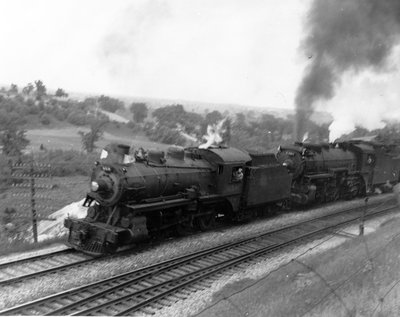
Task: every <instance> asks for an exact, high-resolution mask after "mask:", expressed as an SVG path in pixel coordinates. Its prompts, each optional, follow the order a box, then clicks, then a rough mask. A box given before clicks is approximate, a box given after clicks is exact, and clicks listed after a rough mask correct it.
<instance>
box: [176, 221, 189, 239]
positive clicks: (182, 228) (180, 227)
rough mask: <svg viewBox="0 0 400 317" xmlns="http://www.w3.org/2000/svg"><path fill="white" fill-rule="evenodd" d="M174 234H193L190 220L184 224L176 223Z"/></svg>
mask: <svg viewBox="0 0 400 317" xmlns="http://www.w3.org/2000/svg"><path fill="white" fill-rule="evenodd" d="M176 232H177V233H178V235H180V236H187V235H188V234H190V233H192V232H193V221H192V220H191V219H189V220H186V221H184V222H181V223H178V224H177V225H176Z"/></svg>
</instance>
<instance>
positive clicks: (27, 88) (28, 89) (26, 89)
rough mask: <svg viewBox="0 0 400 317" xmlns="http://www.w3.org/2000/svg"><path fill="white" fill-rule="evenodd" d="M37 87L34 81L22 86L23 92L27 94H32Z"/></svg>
mask: <svg viewBox="0 0 400 317" xmlns="http://www.w3.org/2000/svg"><path fill="white" fill-rule="evenodd" d="M34 89H35V87H34V86H33V84H32V83H29V84H27V85H26V86H25V87H24V88H22V92H23V93H24V94H25V95H30V94H31V92H32V91H33V90H34Z"/></svg>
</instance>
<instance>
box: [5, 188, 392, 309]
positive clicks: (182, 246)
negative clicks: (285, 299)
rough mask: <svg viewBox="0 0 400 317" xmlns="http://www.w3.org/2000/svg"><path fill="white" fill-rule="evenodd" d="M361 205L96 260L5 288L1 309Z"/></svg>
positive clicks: (342, 204) (196, 236)
mask: <svg viewBox="0 0 400 317" xmlns="http://www.w3.org/2000/svg"><path fill="white" fill-rule="evenodd" d="M391 197H393V195H392V194H388V195H382V196H376V197H372V198H370V202H373V201H378V202H382V203H384V202H385V201H387V200H388V199H390V198H391ZM363 204H364V201H363V200H362V199H360V200H356V201H348V202H347V201H346V202H340V203H338V204H335V205H328V206H323V207H320V208H316V209H313V210H307V211H292V212H288V213H284V214H281V215H278V216H276V217H274V218H271V219H263V220H258V221H254V222H251V223H247V224H243V225H237V226H234V227H230V228H222V229H218V230H215V231H211V232H206V233H198V234H194V235H192V236H188V237H185V238H180V239H169V240H168V241H165V242H163V243H162V244H160V245H156V246H151V247H149V248H146V249H145V250H144V251H141V252H140V253H138V254H132V255H130V256H126V257H124V258H120V259H111V260H99V261H98V262H97V263H95V264H94V265H90V266H88V267H85V268H80V269H75V270H71V271H69V272H66V273H60V274H57V275H52V276H51V277H45V278H42V279H41V280H40V281H29V282H28V283H26V284H24V285H23V286H22V287H11V286H10V287H4V288H3V289H2V290H0V297H1V298H2V299H3V300H2V301H1V302H0V309H2V308H6V307H10V306H14V305H17V304H20V303H23V302H26V301H30V300H34V299H37V298H40V297H43V296H46V295H50V294H53V293H56V292H60V291H62V290H67V289H70V288H73V287H77V286H80V285H84V284H87V283H90V282H94V281H97V280H100V279H103V278H108V277H110V276H113V275H117V274H121V273H125V272H128V271H130V270H134V269H137V268H140V267H143V266H146V265H149V264H153V263H156V262H160V261H164V260H167V259H170V258H173V257H177V256H181V255H184V254H187V253H191V252H193V251H197V250H200V249H206V248H209V247H213V246H217V245H219V244H222V243H227V242H231V241H233V240H237V239H242V238H246V237H249V236H252V235H254V234H256V233H259V232H263V231H266V230H270V229H275V228H279V227H282V226H285V225H288V224H291V223H295V222H298V221H301V220H306V219H310V218H313V217H315V216H318V215H324V214H327V213H330V212H332V211H333V210H335V209H337V208H338V207H340V208H349V207H354V206H360V205H363ZM307 248H309V247H305V249H307ZM280 257H283V259H285V258H287V257H293V254H288V255H286V253H285V254H283V255H280V256H277V257H274V262H276V263H281V262H282V261H283V260H282V259H281V260H279V259H280ZM267 262H268V263H271V260H268V261H267ZM262 266H265V264H262V265H261V267H262ZM251 271H254V270H251ZM260 274H261V273H260ZM243 276H244V275H243ZM256 276H257V275H256ZM226 283H229V281H225V282H223V283H222V284H223V285H226ZM222 284H221V285H222ZM220 287H221V286H219V287H216V286H215V287H214V286H213V287H212V288H211V289H210V290H206V291H205V293H207V295H206V296H205V295H204V296H203V295H202V294H201V292H198V293H196V294H195V295H196V296H195V297H196V298H197V299H196V302H197V304H196V305H194V304H193V308H196V307H197V308H198V307H199V305H200V304H201V303H204V302H208V301H209V298H210V296H211V294H212V293H213V291H214V290H216V289H219V288H220ZM185 302H186V301H185ZM185 305H187V304H185ZM174 306H175V305H174ZM171 309H172V311H174V310H175V309H173V308H171ZM178 311H179V310H178ZM180 311H181V313H182V314H177V316H178V315H179V316H180V315H183V316H185V315H187V313H186V311H185V310H183V311H182V310H180ZM192 312H193V311H192ZM163 314H164V312H163ZM165 314H168V315H169V316H173V314H172V312H167V311H165ZM171 314H172V315H171ZM160 316H161V315H160Z"/></svg>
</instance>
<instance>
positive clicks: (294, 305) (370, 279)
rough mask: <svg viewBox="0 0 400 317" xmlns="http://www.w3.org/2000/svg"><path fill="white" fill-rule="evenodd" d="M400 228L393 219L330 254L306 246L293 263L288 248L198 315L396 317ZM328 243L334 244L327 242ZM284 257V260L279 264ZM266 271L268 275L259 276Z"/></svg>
mask: <svg viewBox="0 0 400 317" xmlns="http://www.w3.org/2000/svg"><path fill="white" fill-rule="evenodd" d="M392 217H393V216H392ZM399 224H400V219H399V218H398V217H397V218H394V219H392V220H391V221H389V222H383V223H381V225H380V227H379V228H378V230H377V231H376V232H375V233H372V234H369V235H368V236H364V237H356V238H355V239H347V240H346V242H344V243H341V244H339V245H337V246H336V247H335V246H334V245H332V246H331V247H330V248H328V249H326V250H319V251H317V250H318V248H317V249H316V250H313V251H311V249H307V248H310V246H308V247H304V248H303V250H304V251H303V252H304V253H303V255H300V254H302V252H300V253H299V252H297V254H298V255H297V257H296V260H294V261H293V260H291V259H293V258H295V255H294V253H292V252H288V250H285V251H286V252H282V254H281V255H278V256H274V257H271V258H270V259H268V260H263V261H260V263H258V264H256V265H254V266H252V267H251V268H249V269H248V273H247V274H242V278H241V279H237V278H236V279H233V281H234V282H232V283H231V284H228V285H225V286H224V287H222V288H220V289H219V291H218V292H217V293H215V295H214V298H213V300H212V303H209V302H208V303H207V304H206V305H204V306H212V305H213V303H214V304H215V306H214V307H213V308H211V309H209V310H205V311H204V312H203V313H202V314H200V315H198V316H199V317H205V316H209V315H218V316H232V315H238V316H239V315H246V314H248V315H249V316H356V315H357V316H372V315H373V313H374V316H389V315H393V316H394V315H397V312H398V299H399V297H400V272H399V270H398V268H399V266H400V257H399V254H400V244H399V243H398V242H399V240H400V230H399V229H398V228H399ZM335 239H339V238H338V237H337V238H335ZM342 239H344V238H342ZM320 241H324V240H323V239H321V240H320ZM316 243H317V241H316ZM316 243H314V245H316ZM326 243H328V244H329V243H333V242H332V241H329V240H326V241H324V244H326ZM324 244H322V246H323V245H324ZM309 245H311V244H309ZM279 257H282V259H283V262H279ZM276 261H277V263H276V265H275V264H274V262H276ZM282 263H286V264H285V265H282ZM274 265H275V267H276V268H275V269H268V271H267V272H268V273H265V270H266V267H268V266H270V267H274ZM277 268H279V269H277ZM262 270H264V273H258V274H257V271H260V272H261V271H262ZM274 270H275V271H274ZM249 276H250V277H251V278H250V279H249ZM389 290H391V291H390V292H388V291H389ZM385 294H387V295H386V296H385ZM382 298H383V300H382ZM204 306H203V307H204ZM375 309H376V310H375ZM227 310H230V312H229V314H228V313H227ZM192 313H194V312H193V311H192Z"/></svg>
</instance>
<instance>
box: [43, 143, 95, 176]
mask: <svg viewBox="0 0 400 317" xmlns="http://www.w3.org/2000/svg"><path fill="white" fill-rule="evenodd" d="M98 159H99V155H98V153H89V154H86V153H83V152H79V151H75V150H68V151H64V150H50V151H48V152H46V153H41V154H39V157H37V158H35V160H36V161H38V162H43V163H45V162H46V163H48V164H50V165H51V170H50V171H48V172H50V173H51V175H52V176H61V177H62V176H73V175H84V176H88V175H90V174H91V172H92V168H93V163H94V162H95V161H96V160H98Z"/></svg>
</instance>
